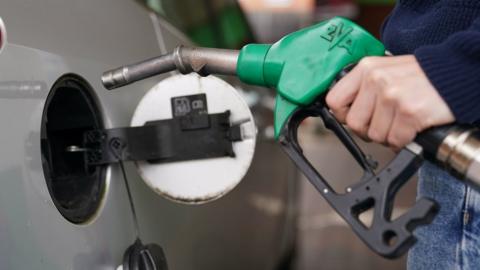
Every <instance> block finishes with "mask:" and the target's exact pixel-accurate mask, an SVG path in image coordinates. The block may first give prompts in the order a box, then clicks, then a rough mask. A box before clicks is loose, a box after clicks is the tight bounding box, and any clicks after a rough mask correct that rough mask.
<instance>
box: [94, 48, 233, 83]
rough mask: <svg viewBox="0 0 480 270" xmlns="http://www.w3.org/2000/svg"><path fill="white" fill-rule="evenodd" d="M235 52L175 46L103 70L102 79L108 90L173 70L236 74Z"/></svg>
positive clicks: (186, 72) (203, 74)
mask: <svg viewBox="0 0 480 270" xmlns="http://www.w3.org/2000/svg"><path fill="white" fill-rule="evenodd" d="M238 55H239V51H238V50H226V49H213V48H190V47H184V46H178V47H176V48H175V50H174V51H173V52H172V53H168V54H164V55H161V56H158V57H154V58H150V59H147V60H144V61H141V62H138V63H135V64H131V65H127V66H123V67H119V68H116V69H112V70H109V71H106V72H104V73H103V75H102V83H103V85H104V86H105V88H107V89H109V90H112V89H115V88H118V87H121V86H125V85H128V84H131V83H134V82H136V81H140V80H143V79H146V78H149V77H152V76H155V75H159V74H162V73H166V72H170V71H174V70H178V71H179V72H180V73H182V74H188V73H191V72H195V73H198V74H200V75H201V76H207V75H209V74H222V75H236V74H237V59H238Z"/></svg>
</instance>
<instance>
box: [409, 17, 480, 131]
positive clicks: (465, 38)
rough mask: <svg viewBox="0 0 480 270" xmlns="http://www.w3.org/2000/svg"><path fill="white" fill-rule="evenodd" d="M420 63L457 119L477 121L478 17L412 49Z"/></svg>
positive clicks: (479, 98) (479, 88)
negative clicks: (439, 40) (461, 28)
mask: <svg viewBox="0 0 480 270" xmlns="http://www.w3.org/2000/svg"><path fill="white" fill-rule="evenodd" d="M414 54H415V56H416V58H417V60H418V62H419V63H420V66H421V67H422V69H423V70H424V72H425V73H426V75H427V77H428V78H429V79H430V81H431V83H432V84H433V86H434V87H435V88H436V89H437V91H438V92H439V93H440V95H441V96H442V97H443V99H444V100H445V102H446V103H447V104H448V106H449V107H450V109H451V110H452V112H453V114H454V115H455V118H456V120H457V122H459V123H474V122H478V121H479V120H480V18H479V19H476V20H475V22H474V23H473V24H472V26H471V27H470V28H469V29H467V30H465V31H461V32H457V33H455V34H453V35H451V36H450V37H449V38H448V39H447V40H445V41H444V42H442V43H440V44H436V45H427V46H422V47H419V48H417V49H416V50H415V52H414Z"/></svg>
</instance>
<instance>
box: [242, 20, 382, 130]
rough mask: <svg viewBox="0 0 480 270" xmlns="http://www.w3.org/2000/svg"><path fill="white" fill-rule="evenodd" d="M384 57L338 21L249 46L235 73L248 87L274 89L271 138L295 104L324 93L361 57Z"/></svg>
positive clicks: (376, 44) (363, 34)
mask: <svg viewBox="0 0 480 270" xmlns="http://www.w3.org/2000/svg"><path fill="white" fill-rule="evenodd" d="M384 54H385V47H384V46H383V44H382V43H381V42H380V41H378V40H377V39H376V38H375V37H373V36H372V35H371V34H370V33H368V32H367V31H366V30H364V29H363V28H362V27H360V26H358V25H357V24H355V23H353V22H351V21H349V20H347V19H344V18H340V17H336V18H333V19H331V20H329V21H325V22H322V23H319V24H317V25H314V26H311V27H308V28H305V29H302V30H300V31H297V32H294V33H291V34H289V35H287V36H285V37H284V38H282V39H281V40H279V41H278V42H277V43H275V44H273V45H264V44H249V45H246V46H245V47H243V48H242V50H241V51H240V55H239V57H238V64H237V74H238V77H239V78H240V80H242V81H243V82H245V83H248V84H255V85H261V86H267V87H272V88H275V89H276V90H277V99H276V106H275V121H274V127H275V138H277V139H278V136H279V135H280V133H281V130H282V128H283V127H284V126H285V123H286V120H287V119H288V117H289V116H290V115H291V114H292V112H293V111H295V109H297V108H298V107H299V106H308V105H310V104H312V102H313V101H315V100H316V99H317V98H318V97H319V96H321V95H323V94H325V93H326V92H327V90H328V89H329V87H330V86H331V85H332V82H333V81H334V80H335V78H336V77H337V75H338V74H339V73H340V71H342V69H344V68H345V67H346V66H348V65H350V64H355V63H357V62H358V61H359V60H360V59H362V58H363V57H365V56H381V55H384Z"/></svg>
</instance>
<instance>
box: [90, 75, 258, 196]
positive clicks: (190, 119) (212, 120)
mask: <svg viewBox="0 0 480 270" xmlns="http://www.w3.org/2000/svg"><path fill="white" fill-rule="evenodd" d="M255 137H256V128H255V124H254V121H253V116H252V114H251V112H250V109H249V107H248V105H247V104H246V103H245V101H244V100H243V98H242V97H241V96H240V95H239V93H238V92H237V91H236V90H235V89H234V88H233V87H232V86H231V85H229V84H228V83H226V82H224V81H223V80H221V79H218V78H216V77H213V76H210V77H200V76H198V75H193V74H192V75H175V76H171V77H169V78H167V79H165V80H163V81H161V82H160V83H159V84H157V85H156V86H154V87H153V88H152V89H151V90H150V91H148V92H147V94H146V95H145V96H144V97H143V98H142V100H141V101H140V103H139V104H138V106H137V108H136V110H135V113H134V115H133V118H132V121H131V127H122V128H113V129H94V130H91V131H88V132H85V133H84V141H83V144H82V146H81V148H82V149H84V153H85V155H84V157H85V160H86V161H85V163H86V164H87V166H89V167H95V166H103V165H106V164H112V163H117V162H123V161H134V162H135V163H136V167H137V170H138V173H139V174H140V176H141V178H142V179H143V180H144V181H145V183H146V184H147V185H148V186H149V187H150V188H151V189H153V190H154V191H155V192H157V193H158V194H160V195H162V196H164V197H166V198H168V199H170V200H173V201H176V202H181V203H188V204H200V203H205V202H208V201H212V200H214V199H217V198H219V197H221V196H223V195H225V194H226V193H228V192H229V191H230V190H232V189H233V188H234V187H235V186H236V185H237V184H238V183H239V182H240V181H241V180H242V178H243V177H244V175H245V174H246V172H247V170H248V168H249V166H250V163H251V161H252V158H253V154H254V149H255Z"/></svg>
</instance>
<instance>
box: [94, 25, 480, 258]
mask: <svg viewBox="0 0 480 270" xmlns="http://www.w3.org/2000/svg"><path fill="white" fill-rule="evenodd" d="M384 54H385V48H384V46H383V44H382V43H381V42H380V41H378V40H377V39H376V38H374V37H373V36H372V35H371V34H370V33H368V32H367V31H366V30H364V29H363V28H362V27H360V26H358V25H356V24H355V23H353V22H351V21H349V20H347V19H344V18H341V17H335V18H333V19H330V20H327V21H324V22H321V23H319V24H316V25H314V26H311V27H308V28H305V29H302V30H299V31H297V32H294V33H291V34H289V35H287V36H285V37H284V38H282V39H281V40H279V41H278V42H276V43H275V44H249V45H246V46H245V47H243V48H242V49H241V50H240V51H237V50H223V49H212V48H188V47H183V46H179V47H177V48H176V49H175V50H174V51H173V52H172V53H170V54H166V55H162V56H159V57H155V58H152V59H148V60H145V61H142V62H139V63H136V64H132V65H127V66H123V67H120V68H117V69H113V70H110V71H107V72H105V73H104V74H103V76H102V82H103V84H104V86H105V87H106V88H107V89H113V88H117V87H120V86H123V85H127V84H130V83H133V82H135V81H138V80H142V79H145V78H148V77H152V76H154V75H158V74H161V73H165V72H169V71H173V70H178V71H179V72H181V73H183V74H187V73H191V72H196V73H198V74H200V75H202V76H206V75H209V74H224V75H236V76H238V77H239V78H240V80H242V81H243V82H245V83H248V84H253V85H259V86H266V87H270V88H274V89H276V105H275V110H274V117H275V119H274V129H275V138H276V139H277V140H278V141H279V143H280V144H281V146H282V148H283V150H284V151H285V152H286V153H287V155H288V156H289V157H290V159H291V160H292V161H293V162H294V163H295V164H296V165H297V167H298V168H299V169H300V170H301V171H302V172H303V174H304V175H305V176H306V177H307V179H308V180H309V181H310V182H311V183H312V185H313V186H314V187H315V188H316V189H317V190H318V192H319V193H320V194H321V195H322V196H323V197H324V198H325V199H326V200H327V202H329V203H330V205H331V206H332V208H333V209H335V211H336V212H337V213H338V214H339V215H340V216H341V217H342V218H343V219H344V220H345V221H346V222H347V223H348V224H349V225H350V227H351V228H352V230H353V231H354V232H355V233H356V234H357V235H358V236H359V238H361V239H362V240H363V241H364V242H365V244H367V245H368V246H369V247H370V248H371V249H372V250H373V251H375V252H376V253H378V254H380V255H381V256H384V257H387V258H396V257H399V256H401V255H403V254H404V253H405V252H406V251H407V250H408V249H409V248H410V247H411V246H412V245H413V244H414V243H415V237H414V236H413V234H412V231H413V230H414V229H415V226H417V225H421V224H428V223H430V222H431V221H432V219H433V217H434V216H435V213H436V212H437V210H438V209H437V205H436V203H435V202H434V201H432V200H431V199H428V198H420V199H419V200H417V202H416V203H415V205H414V206H413V207H412V208H411V209H409V211H407V212H406V213H405V214H403V215H402V216H401V217H399V218H396V219H392V209H393V202H394V199H395V196H396V193H397V191H398V190H399V188H400V187H401V186H402V185H404V184H405V183H406V182H407V181H408V180H409V179H410V178H411V177H412V176H413V174H414V173H415V172H416V171H417V170H418V168H419V167H420V166H421V164H422V162H423V159H424V158H426V159H428V160H430V161H432V162H435V163H437V164H439V165H441V166H443V167H444V168H445V169H446V170H448V171H449V172H451V173H452V174H454V175H456V176H458V177H460V178H463V179H464V180H465V182H466V183H467V184H470V185H471V186H472V187H475V188H479V187H480V131H479V130H478V129H475V128H473V127H470V126H467V127H465V126H459V125H455V124H454V125H450V126H443V127H435V128H432V129H430V130H427V131H424V132H422V133H421V134H419V135H418V136H417V138H416V139H415V142H416V143H412V144H410V145H409V146H407V147H405V148H404V149H402V150H401V151H400V152H399V153H398V154H397V155H396V157H395V158H394V159H393V160H392V161H391V162H390V163H389V164H388V165H387V166H385V167H384V168H383V169H381V170H375V162H372V160H371V159H369V158H367V156H366V155H365V154H364V153H363V152H362V150H361V149H360V148H359V147H358V146H357V144H356V143H355V141H354V140H353V139H352V137H351V136H350V135H349V133H348V132H347V131H346V130H345V128H344V127H343V126H342V125H341V124H340V123H339V122H338V121H337V120H336V119H335V117H333V115H332V114H331V113H330V111H329V109H328V108H327V106H326V104H325V96H326V93H327V92H328V90H329V89H330V87H331V86H332V84H333V83H335V81H336V80H337V79H339V77H340V76H343V75H345V74H346V72H348V70H349V67H351V66H352V65H354V64H356V63H357V62H358V61H360V59H362V58H363V57H367V56H383V55H384ZM307 117H320V118H322V120H323V122H324V124H325V126H326V127H327V128H328V129H330V130H332V131H333V132H334V134H335V135H336V136H337V137H338V138H339V139H340V141H341V142H342V143H343V145H344V146H345V147H346V148H347V150H348V151H349V152H350V154H351V155H352V156H353V157H354V158H355V160H356V161H357V163H358V164H359V166H361V168H362V169H363V171H364V175H363V177H362V178H361V179H360V181H357V183H356V184H354V185H352V186H350V187H348V188H347V189H346V190H345V192H344V193H340V192H337V191H335V190H334V189H333V188H332V187H331V186H330V185H329V183H328V182H327V181H326V180H325V179H324V178H323V177H322V175H321V174H320V173H319V172H318V171H317V170H316V169H315V168H314V167H313V166H312V165H311V163H310V162H309V161H308V160H307V159H306V157H305V156H304V155H303V153H302V149H301V146H300V144H299V143H298V141H297V132H298V127H299V125H300V123H301V122H302V121H303V120H304V119H305V118H307ZM372 208H373V210H374V211H373V213H374V215H375V216H374V218H373V220H372V222H373V223H372V224H371V225H370V226H369V227H368V226H366V225H365V224H363V223H362V222H361V221H360V219H359V216H360V214H361V213H363V212H365V211H367V210H369V209H372ZM392 239H395V241H392Z"/></svg>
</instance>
